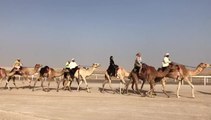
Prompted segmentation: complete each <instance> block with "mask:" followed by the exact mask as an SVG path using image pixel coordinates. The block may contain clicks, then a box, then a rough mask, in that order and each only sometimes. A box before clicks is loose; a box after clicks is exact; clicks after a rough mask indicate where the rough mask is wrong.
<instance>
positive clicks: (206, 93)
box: [197, 91, 211, 95]
mask: <svg viewBox="0 0 211 120" xmlns="http://www.w3.org/2000/svg"><path fill="white" fill-rule="evenodd" d="M197 92H199V93H201V94H205V95H211V93H208V92H203V91H197Z"/></svg>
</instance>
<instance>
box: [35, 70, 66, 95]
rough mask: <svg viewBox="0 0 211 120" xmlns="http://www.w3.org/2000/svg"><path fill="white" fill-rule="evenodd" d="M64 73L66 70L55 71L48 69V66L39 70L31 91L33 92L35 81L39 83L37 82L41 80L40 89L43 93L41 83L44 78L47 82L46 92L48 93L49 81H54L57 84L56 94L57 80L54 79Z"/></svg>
mask: <svg viewBox="0 0 211 120" xmlns="http://www.w3.org/2000/svg"><path fill="white" fill-rule="evenodd" d="M65 72H67V69H62V70H61V71H55V70H54V69H53V68H49V67H48V66H45V67H43V68H41V70H40V73H39V77H38V78H37V79H36V80H35V82H34V87H33V89H32V91H34V88H35V85H36V83H37V81H39V80H41V87H42V89H43V91H45V89H44V86H43V83H44V81H45V78H46V79H47V81H48V88H47V90H46V91H48V92H49V86H50V82H51V80H56V82H57V92H58V89H59V80H57V79H55V78H57V77H60V76H62V75H63V74H64V73H65Z"/></svg>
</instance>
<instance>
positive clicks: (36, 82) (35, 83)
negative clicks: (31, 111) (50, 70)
mask: <svg viewBox="0 0 211 120" xmlns="http://www.w3.org/2000/svg"><path fill="white" fill-rule="evenodd" d="M39 79H40V78H37V79H36V80H35V81H34V86H33V88H32V91H34V88H35V85H36V83H37V81H38V80H39Z"/></svg>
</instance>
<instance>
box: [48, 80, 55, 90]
mask: <svg viewBox="0 0 211 120" xmlns="http://www.w3.org/2000/svg"><path fill="white" fill-rule="evenodd" d="M52 79H55V78H52ZM47 80H48V88H47V92H49V91H50V89H49V87H50V84H51V81H50V79H47Z"/></svg>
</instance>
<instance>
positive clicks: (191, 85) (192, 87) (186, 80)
mask: <svg viewBox="0 0 211 120" xmlns="http://www.w3.org/2000/svg"><path fill="white" fill-rule="evenodd" d="M185 82H187V83H188V84H189V85H190V87H191V94H192V97H193V98H195V95H194V86H193V84H192V83H191V82H190V80H189V79H188V78H186V79H185Z"/></svg>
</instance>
